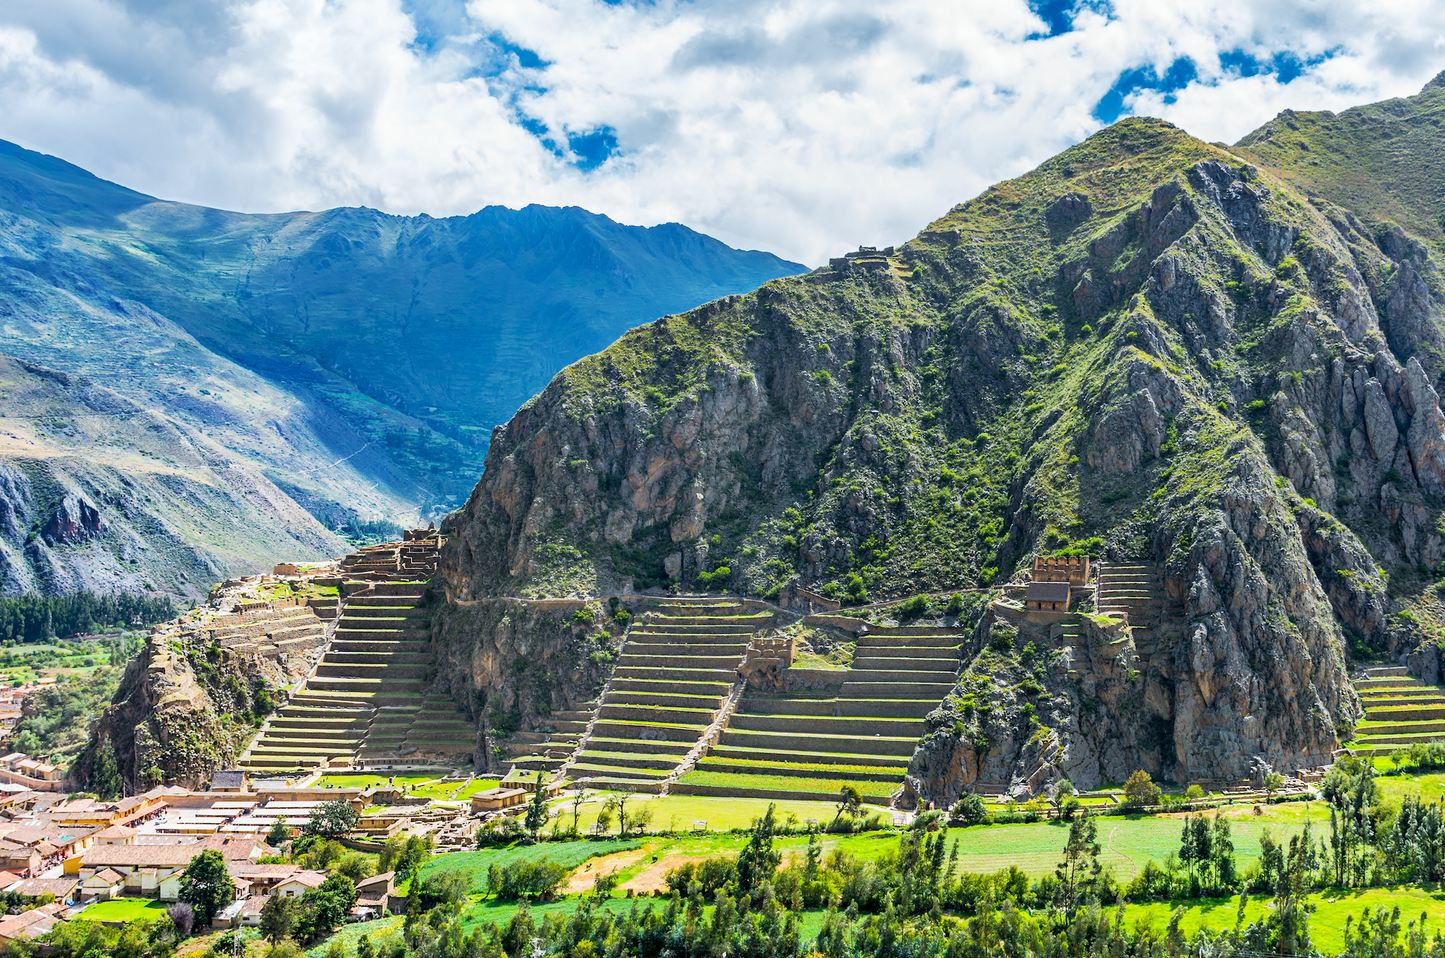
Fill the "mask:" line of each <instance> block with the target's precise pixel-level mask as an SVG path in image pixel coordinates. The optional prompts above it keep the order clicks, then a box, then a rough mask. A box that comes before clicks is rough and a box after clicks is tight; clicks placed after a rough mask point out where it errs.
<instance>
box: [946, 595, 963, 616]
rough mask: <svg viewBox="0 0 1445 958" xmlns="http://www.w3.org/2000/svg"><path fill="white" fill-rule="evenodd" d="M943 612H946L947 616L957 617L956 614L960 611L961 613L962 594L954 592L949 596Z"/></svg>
mask: <svg viewBox="0 0 1445 958" xmlns="http://www.w3.org/2000/svg"><path fill="white" fill-rule="evenodd" d="M943 611H945V612H947V613H948V614H949V615H958V613H960V612H962V611H963V595H962V593H959V592H955V593H954V594H953V595H951V596H949V597H948V605H947V606H946V607H945V608H944V610H943Z"/></svg>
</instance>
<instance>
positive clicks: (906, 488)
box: [441, 119, 1445, 800]
mask: <svg viewBox="0 0 1445 958" xmlns="http://www.w3.org/2000/svg"><path fill="white" fill-rule="evenodd" d="M1434 257H1435V254H1434V253H1433V252H1431V251H1430V249H1429V248H1427V246H1425V245H1422V244H1420V243H1418V242H1417V241H1415V240H1414V239H1413V238H1411V237H1410V236H1409V235H1408V234H1405V233H1403V232H1401V231H1399V230H1398V228H1397V229H1394V230H1390V229H1383V228H1377V227H1373V226H1372V227H1366V226H1365V225H1363V224H1362V223H1361V222H1360V221H1359V220H1358V219H1357V218H1356V217H1354V216H1353V215H1352V214H1351V213H1350V212H1349V211H1348V210H1346V209H1343V208H1341V207H1339V206H1336V205H1333V204H1331V203H1330V202H1328V201H1326V200H1323V199H1320V198H1318V197H1315V198H1313V199H1310V198H1306V197H1305V196H1303V195H1301V194H1300V193H1297V192H1295V191H1294V189H1292V188H1291V186H1290V185H1289V183H1288V182H1286V181H1284V180H1282V179H1281V178H1280V177H1278V176H1276V175H1275V174H1274V173H1272V172H1271V171H1270V170H1268V169H1265V168H1262V167H1259V166H1256V165H1251V164H1249V163H1246V162H1244V161H1243V160H1241V159H1240V157H1239V156H1237V155H1234V154H1232V153H1230V152H1228V151H1226V150H1223V149H1220V148H1218V147H1214V146H1210V145H1208V144H1204V143H1201V142H1199V141H1197V140H1194V139H1192V138H1190V137H1188V136H1187V135H1185V134H1183V133H1182V132H1180V131H1179V130H1177V129H1175V128H1173V127H1172V126H1170V125H1169V124H1167V123H1163V122H1160V121H1152V120H1142V119H1140V120H1128V121H1124V122H1122V123H1119V124H1116V125H1115V126H1113V127H1111V128H1109V129H1108V130H1106V131H1104V132H1102V133H1100V134H1097V135H1096V136H1094V137H1093V138H1091V139H1090V140H1088V141H1086V142H1085V143H1083V144H1080V145H1079V146H1077V147H1075V148H1073V149H1071V150H1069V151H1067V152H1065V153H1064V154H1062V155H1060V156H1059V157H1056V158H1055V159H1053V160H1050V161H1049V162H1048V163H1046V164H1044V165H1043V166H1041V167H1040V168H1039V169H1038V170H1035V171H1034V172H1032V173H1030V174H1028V175H1026V176H1024V177H1021V178H1019V179H1017V180H1014V181H1010V182H1008V183H1003V184H1000V185H998V186H997V187H994V188H993V189H991V190H989V191H987V192H986V193H984V194H983V195H982V196H980V197H979V198H977V199H975V200H973V201H970V202H969V203H966V204H963V205H961V206H959V207H955V208H954V209H953V210H952V211H950V213H949V214H947V215H946V216H945V217H943V218H942V219H940V220H939V221H937V222H935V223H933V224H931V225H930V226H929V228H928V229H927V230H925V231H923V232H922V233H921V234H920V235H919V237H918V238H917V239H915V240H914V241H912V242H910V243H908V244H905V245H903V246H902V247H899V248H898V249H897V250H896V252H895V254H894V256H893V258H892V260H891V261H890V268H889V269H888V270H879V271H871V272H867V273H864V272H862V271H856V270H848V271H834V270H831V269H824V270H818V271H815V272H814V273H813V274H811V275H809V276H807V277H804V278H797V279H788V280H777V281H773V282H770V283H768V284H767V285H766V286H764V287H763V288H761V289H760V290H758V291H757V292H756V293H753V294H750V295H747V296H740V297H729V298H728V299H725V300H720V301H718V302H716V303H712V304H709V305H707V306H704V307H701V308H699V309H697V310H694V311H693V312H691V313H689V314H686V315H682V316H669V317H664V318H663V319H661V320H658V321H657V322H656V323H653V324H651V325H650V326H647V327H642V328H639V329H637V330H634V331H632V332H631V333H629V334H627V335H626V336H624V337H623V338H622V339H621V340H619V341H618V343H616V344H615V345H614V346H612V347H611V348H609V349H608V350H606V351H605V352H603V353H600V354H598V355H596V356H593V357H589V358H588V359H585V360H582V361H580V362H578V363H576V364H574V365H572V366H570V367H568V368H567V369H566V370H564V371H563V372H562V373H560V374H559V375H558V376H557V378H556V379H554V380H553V382H552V384H551V385H550V386H549V387H548V388H547V389H546V390H545V391H543V393H542V394H540V395H539V396H538V397H536V398H535V399H534V400H533V401H532V402H530V403H529V404H528V405H527V406H526V407H524V408H523V409H522V410H521V411H520V412H518V414H517V415H516V416H515V417H513V419H512V420H511V421H510V422H509V423H507V424H506V425H505V426H500V427H498V428H497V429H496V430H495V432H494V434H493V440H492V445H491V449H490V452H489V454H488V459H487V467H486V471H485V474H484V475H483V477H482V480H481V481H480V483H478V485H477V487H476V489H475V490H474V492H473V493H472V496H471V498H470V499H469V500H468V502H467V504H466V506H465V507H464V508H463V509H461V510H459V511H458V512H456V513H454V514H453V515H452V516H451V517H449V518H448V520H447V521H446V523H445V525H444V531H445V532H446V533H447V535H448V536H449V540H450V541H449V543H448V546H447V550H446V552H445V554H444V556H443V560H442V567H441V568H442V573H441V576H442V587H443V588H444V589H445V591H446V594H447V595H448V596H449V597H450V598H453V599H457V600H462V601H474V600H485V599H487V598H488V597H491V596H495V595H498V594H506V593H509V592H521V593H523V594H534V595H545V594H550V595H563V594H575V595H579V596H584V597H592V596H602V595H607V594H609V593H612V592H615V591H618V590H621V589H625V588H627V587H641V586H646V585H655V584H660V583H663V582H668V581H680V582H682V583H685V584H688V585H690V586H693V587H711V588H717V587H718V586H719V585H726V586H727V587H728V588H731V589H734V590H740V591H748V592H752V593H761V594H765V595H766V594H777V593H778V592H779V591H780V590H782V589H783V588H784V587H785V586H787V585H788V584H789V583H801V584H802V585H805V586H806V587H807V588H809V589H812V590H815V591H820V592H823V593H825V594H827V595H831V596H837V597H840V598H844V599H847V600H850V601H853V602H860V601H863V600H865V598H866V597H869V596H876V595H879V594H883V595H906V594H909V593H911V592H914V591H919V590H922V589H929V590H944V589H953V588H959V587H964V586H977V585H987V584H989V583H993V582H996V581H998V580H1000V579H1003V578H1007V577H1010V576H1012V575H1015V574H1016V573H1017V575H1018V576H1019V577H1022V576H1023V575H1024V572H1023V570H1024V569H1025V568H1026V561H1025V560H1027V559H1028V558H1029V557H1030V556H1032V555H1035V554H1038V553H1041V552H1046V551H1052V550H1057V549H1061V548H1066V547H1071V546H1072V547H1076V548H1080V549H1085V550H1088V551H1091V552H1093V553H1094V554H1096V555H1100V556H1102V557H1103V558H1105V559H1110V560H1148V561H1152V562H1154V563H1158V564H1161V565H1162V567H1163V570H1164V579H1165V586H1166V588H1167V590H1168V593H1169V595H1170V596H1171V599H1172V601H1173V603H1174V604H1175V607H1176V609H1177V614H1176V616H1175V619H1176V621H1175V622H1174V623H1173V625H1174V628H1173V629H1171V630H1170V631H1169V632H1168V633H1167V634H1164V635H1163V637H1162V638H1161V639H1160V641H1159V643H1158V644H1157V647H1151V648H1149V649H1147V650H1142V651H1141V650H1135V652H1134V653H1132V654H1133V655H1134V656H1135V660H1134V661H1133V662H1132V664H1128V665H1125V664H1121V663H1122V662H1123V660H1122V659H1120V658H1119V656H1120V655H1124V656H1125V658H1126V659H1127V658H1128V655H1127V654H1126V652H1127V646H1128V643H1129V642H1130V641H1131V640H1130V639H1129V638H1128V637H1115V636H1112V635H1108V634H1105V633H1100V635H1098V636H1092V637H1090V638H1089V639H1088V641H1086V642H1084V643H1082V644H1081V645H1074V646H1072V648H1073V650H1074V651H1073V652H1071V653H1069V655H1081V656H1083V657H1084V659H1086V660H1087V661H1086V663H1085V665H1086V667H1082V668H1081V667H1077V666H1069V667H1066V668H1063V669H1062V671H1060V669H1059V668H1058V667H1057V666H1058V664H1059V663H1057V662H1054V661H1053V660H1049V661H1048V662H1047V663H1046V665H1045V666H1041V668H1042V673H1041V674H1038V675H1036V677H1035V680H1034V681H1036V682H1037V684H1038V685H1039V686H1040V688H1041V689H1043V690H1045V691H1046V693H1047V697H1048V702H1047V706H1046V707H1045V703H1044V702H1043V701H1042V700H1040V701H1034V702H1022V701H1021V700H1019V699H1018V697H1017V694H1016V693H1010V694H1012V695H1013V698H1012V699H1010V700H1009V701H1007V702H1004V701H1002V700H1001V701H1000V703H999V704H998V705H997V706H996V707H995V709H994V712H993V718H991V719H990V720H989V721H990V722H991V723H993V724H989V723H985V724H984V725H982V726H977V727H975V726H972V725H969V726H968V727H969V728H972V729H974V732H973V733H966V732H965V731H964V730H963V729H962V728H960V723H959V721H958V715H959V714H961V713H959V712H958V710H959V709H960V708H962V705H961V704H960V703H961V702H962V701H963V698H964V697H965V696H966V695H967V694H968V691H967V689H968V686H967V682H968V681H970V679H969V678H968V676H974V677H977V676H981V675H985V674H995V672H996V673H997V674H998V675H1000V676H1011V677H1013V678H1018V676H1016V675H1014V672H1015V671H1017V670H1018V669H1019V668H1020V667H1021V664H1020V662H1019V661H1018V660H1017V658H1010V657H1007V656H1005V657H1004V658H1005V659H1007V661H1002V660H997V655H998V653H997V652H996V651H995V652H992V653H990V652H989V650H990V649H991V648H992V647H993V640H992V639H989V638H986V637H985V638H983V639H981V640H980V643H979V650H980V651H979V655H980V656H985V658H984V659H981V660H980V661H979V662H975V663H974V664H973V665H972V666H971V667H970V671H969V672H968V673H967V674H966V677H965V684H964V685H963V686H961V687H960V690H959V691H958V694H956V695H955V696H954V697H953V699H956V700H957V701H954V700H951V701H950V703H949V704H948V705H947V706H946V707H945V708H944V709H942V710H941V711H940V713H939V716H938V721H937V723H936V725H937V728H936V729H935V731H934V732H933V733H932V734H931V735H930V737H929V739H928V740H927V741H925V743H924V745H923V747H922V750H921V751H920V753H919V756H918V761H917V763H916V766H917V767H916V770H915V772H916V774H915V776H914V778H915V779H916V791H918V793H919V794H920V795H922V796H923V797H926V798H930V799H932V798H934V797H936V798H937V799H938V800H948V799H949V798H950V797H951V796H956V794H957V793H958V791H959V789H961V788H963V787H964V786H965V785H967V784H968V783H969V782H970V781H972V780H973V779H975V778H977V777H978V776H980V775H985V774H986V775H988V776H995V775H997V776H1001V777H1002V780H1004V781H1008V782H1011V783H1014V784H1018V783H1020V782H1022V783H1023V784H1025V785H1027V786H1028V787H1030V788H1032V787H1034V786H1035V785H1037V782H1034V781H1033V780H1034V778H1035V776H1036V774H1037V775H1040V776H1042V777H1043V779H1044V780H1046V779H1048V778H1049V777H1050V776H1053V777H1058V776H1062V775H1068V776H1070V777H1072V778H1073V779H1074V781H1075V784H1078V785H1081V786H1088V785H1092V784H1096V783H1098V782H1102V781H1108V780H1114V779H1117V778H1121V777H1125V775H1126V774H1127V772H1128V771H1129V770H1131V768H1145V769H1147V770H1150V771H1151V772H1153V773H1156V774H1158V775H1160V776H1162V777H1164V778H1172V779H1175V780H1178V781H1188V780H1193V779H1218V778H1240V777H1245V776H1248V775H1249V774H1250V770H1251V768H1253V767H1257V766H1258V764H1259V763H1260V762H1265V763H1267V764H1269V765H1270V766H1271V767H1276V768H1291V767H1298V766H1304V765H1312V764H1318V763H1319V762H1321V761H1325V760H1327V759H1328V757H1329V755H1330V753H1331V751H1332V750H1333V749H1335V748H1336V747H1337V746H1338V744H1339V741H1340V739H1341V737H1342V736H1344V737H1348V730H1349V729H1350V728H1352V727H1353V725H1354V724H1355V723H1356V721H1357V720H1358V718H1359V715H1360V707H1359V702H1358V700H1357V698H1356V697H1355V695H1354V692H1353V691H1352V689H1351V687H1350V684H1349V682H1348V681H1347V670H1348V667H1347V655H1348V650H1349V647H1350V645H1351V644H1355V645H1357V646H1358V647H1359V648H1360V649H1361V650H1364V649H1366V648H1369V649H1374V650H1379V651H1388V652H1390V653H1392V654H1395V655H1399V656H1403V655H1407V654H1408V653H1410V652H1411V651H1412V650H1414V648H1415V647H1416V645H1418V644H1419V643H1420V641H1421V640H1422V638H1423V637H1424V636H1423V634H1422V630H1421V627H1420V626H1418V624H1415V623H1413V622H1412V620H1411V617H1410V616H1409V615H1406V614H1404V613H1405V612H1407V611H1408V609H1407V607H1408V606H1409V605H1410V603H1411V602H1414V601H1415V599H1416V597H1418V596H1419V595H1420V594H1422V591H1421V590H1423V589H1428V588H1430V587H1431V586H1432V583H1433V581H1434V575H1435V569H1436V568H1437V567H1439V566H1440V565H1441V563H1442V559H1445V553H1442V549H1445V545H1442V537H1441V529H1440V527H1439V521H1440V516H1441V506H1442V497H1445V415H1442V412H1441V408H1440V402H1439V396H1438V393H1439V389H1440V387H1439V385H1438V383H1439V381H1440V376H1441V373H1442V371H1445V369H1442V365H1441V361H1440V360H1439V359H1438V358H1437V356H1438V354H1437V353H1434V352H1432V351H1431V350H1430V349H1427V348H1424V346H1423V345H1422V346H1421V347H1420V348H1419V349H1416V350H1415V351H1414V352H1408V351H1407V350H1408V348H1409V347H1410V344H1425V345H1428V344H1429V343H1431V342H1434V341H1435V338H1436V337H1437V336H1438V332H1437V330H1439V329H1441V328H1445V327H1442V324H1441V321H1440V319H1439V317H1440V316H1441V315H1442V310H1441V308H1440V303H1441V302H1442V301H1445V300H1442V298H1441V294H1440V293H1439V291H1438V290H1437V287H1436V286H1435V285H1432V281H1431V280H1430V278H1429V277H1432V276H1434V275H1435V272H1434V271H1435V269H1436V267H1435V265H1434V262H1435V260H1434ZM1417 261H1418V262H1417ZM1407 265H1408V266H1409V269H1410V270H1413V271H1414V273H1415V274H1418V277H1419V282H1416V279H1415V278H1413V274H1407V273H1406V272H1405V267H1406V266H1407ZM1389 277H1393V278H1389ZM1402 277H1403V278H1402ZM1392 303H1393V304H1395V305H1391V304H1392ZM1382 312H1383V313H1388V315H1389V316H1390V317H1391V322H1390V325H1389V328H1388V329H1387V328H1386V326H1384V325H1382V319H1381V315H1382ZM475 628H476V629H477V630H478V633H477V634H478V636H479V638H478V640H477V641H481V642H483V643H485V642H487V641H492V640H491V639H488V638H487V636H489V635H494V634H496V633H495V628H494V627H493V626H489V625H487V624H485V623H478V624H477V625H476V626H475ZM1100 628H1103V626H1100ZM489 629H490V630H492V631H491V632H489V631H488V630H489ZM1106 631H1107V630H1106ZM1047 639H1048V637H1040V638H1038V640H1037V641H1036V642H1035V643H1034V645H1035V651H1036V652H1038V653H1040V654H1042V653H1043V652H1044V651H1046V650H1049V651H1050V654H1053V653H1054V652H1058V653H1059V654H1060V655H1063V652H1062V650H1060V649H1059V648H1057V647H1056V644H1050V643H1049V641H1047ZM1115 643H1117V644H1118V645H1119V648H1117V649H1116V648H1114V644H1115ZM1103 648H1109V649H1111V650H1112V651H1110V653H1109V655H1108V656H1105V657H1103V658H1100V657H1099V656H1097V655H1095V652H1096V651H1097V650H1098V649H1103ZM988 655H994V656H995V659H987V656H988ZM1064 658H1065V659H1067V658H1068V656H1064ZM1030 668H1032V667H1030ZM990 670H993V671H990ZM1030 674H1034V673H1033V672H1030ZM974 694H975V701H976V702H977V693H976V692H975V693H974ZM1005 697H1006V698H1007V696H1005ZM1025 705H1032V709H1031V711H1028V713H1027V714H1028V720H1029V723H1030V724H1027V725H1020V724H1019V722H1018V721H1017V719H1018V716H1020V715H1023V714H1025V709H1024V706H1025ZM976 707H977V706H976ZM1006 715H1007V716H1011V717H1010V718H1008V719H1007V720H1005V716H1006ZM962 724H963V725H968V723H967V722H964V723H962ZM970 735H973V737H972V738H970ZM989 780H991V781H998V780H1000V779H997V778H991V779H989Z"/></svg>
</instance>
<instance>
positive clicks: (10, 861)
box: [0, 839, 40, 875]
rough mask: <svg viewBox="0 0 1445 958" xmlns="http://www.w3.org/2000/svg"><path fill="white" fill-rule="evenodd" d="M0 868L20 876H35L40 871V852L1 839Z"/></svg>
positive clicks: (27, 846)
mask: <svg viewBox="0 0 1445 958" xmlns="http://www.w3.org/2000/svg"><path fill="white" fill-rule="evenodd" d="M0 868H3V869H4V870H5V871H8V872H16V873H17V874H20V875H33V874H35V872H37V871H39V870H40V852H38V851H36V850H35V849H34V848H33V847H31V846H29V845H16V844H14V843H13V842H7V841H5V840H3V839H0Z"/></svg>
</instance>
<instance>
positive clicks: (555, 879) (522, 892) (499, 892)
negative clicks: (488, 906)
mask: <svg viewBox="0 0 1445 958" xmlns="http://www.w3.org/2000/svg"><path fill="white" fill-rule="evenodd" d="M567 872H568V869H567V868H566V867H565V866H563V865H559V864H557V863H556V862H553V861H548V860H546V859H542V860H540V861H515V862H509V863H508V864H506V865H504V866H503V867H501V868H500V869H498V871H497V875H496V876H495V877H496V879H497V881H496V883H495V885H492V877H493V876H491V875H490V874H489V875H488V878H487V881H488V884H489V885H491V886H492V887H491V890H492V891H493V892H494V893H495V894H496V896H497V899H498V900H500V901H516V900H518V899H535V900H539V901H543V900H547V899H551V898H555V897H556V895H557V891H558V889H560V888H561V887H562V883H563V882H565V881H566V880H567Z"/></svg>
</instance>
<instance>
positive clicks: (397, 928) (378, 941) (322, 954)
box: [306, 917, 405, 958]
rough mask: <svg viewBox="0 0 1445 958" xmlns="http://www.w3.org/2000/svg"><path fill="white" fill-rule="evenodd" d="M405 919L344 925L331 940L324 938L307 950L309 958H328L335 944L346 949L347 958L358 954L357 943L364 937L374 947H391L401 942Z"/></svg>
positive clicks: (382, 919) (387, 919)
mask: <svg viewBox="0 0 1445 958" xmlns="http://www.w3.org/2000/svg"><path fill="white" fill-rule="evenodd" d="M404 920H405V919H402V918H400V917H396V918H378V919H376V920H375V921H361V922H357V923H356V924H354V925H343V926H341V928H339V929H338V930H337V932H336V934H334V935H332V936H331V937H330V938H323V939H322V940H321V941H320V942H318V943H317V944H315V945H313V946H311V948H309V949H307V951H306V956H307V958H326V953H327V952H328V951H330V950H331V946H332V944H333V943H335V944H339V945H341V947H342V948H344V949H345V951H346V955H347V958H351V956H352V955H355V954H356V941H357V939H359V938H360V937H361V936H362V935H365V936H367V937H368V938H370V939H371V943H372V944H373V945H390V944H391V943H393V942H396V943H398V944H399V943H400V942H401V926H402V923H403V922H404Z"/></svg>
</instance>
